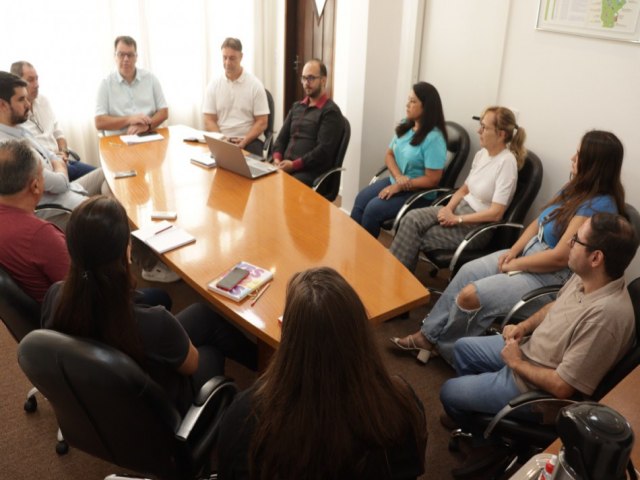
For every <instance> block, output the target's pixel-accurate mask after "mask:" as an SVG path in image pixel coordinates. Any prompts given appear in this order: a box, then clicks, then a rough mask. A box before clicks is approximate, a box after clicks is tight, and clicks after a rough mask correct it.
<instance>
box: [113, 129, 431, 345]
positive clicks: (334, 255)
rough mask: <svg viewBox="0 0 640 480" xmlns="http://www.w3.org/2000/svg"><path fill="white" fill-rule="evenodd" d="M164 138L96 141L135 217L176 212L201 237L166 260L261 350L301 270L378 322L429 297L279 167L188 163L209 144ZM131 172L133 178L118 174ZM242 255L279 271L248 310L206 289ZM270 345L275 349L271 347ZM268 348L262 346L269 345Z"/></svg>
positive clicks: (275, 332) (142, 219) (271, 338)
mask: <svg viewBox="0 0 640 480" xmlns="http://www.w3.org/2000/svg"><path fill="white" fill-rule="evenodd" d="M158 132H159V133H160V134H161V135H163V136H164V137H165V139H164V140H162V141H156V142H150V143H144V144H137V145H125V144H124V143H122V141H121V140H120V138H119V137H117V136H114V137H103V138H101V139H100V156H101V163H102V168H103V170H104V174H105V177H106V178H107V181H108V182H109V186H110V187H111V190H112V191H113V193H114V195H115V196H116V198H117V199H118V200H119V201H120V202H121V203H122V204H123V205H124V207H125V209H126V210H127V214H128V215H129V219H130V221H131V223H132V224H133V225H134V226H135V227H141V226H144V225H146V224H148V223H151V222H152V220H151V212H152V211H155V210H173V211H176V212H177V214H178V217H177V219H176V220H175V223H176V224H177V225H179V226H180V227H182V228H184V229H185V230H187V231H188V232H189V233H191V234H192V235H193V236H195V237H196V243H194V244H191V245H187V246H184V247H182V248H179V249H176V250H173V251H171V252H167V253H166V254H164V255H162V257H163V261H164V262H165V263H167V264H168V265H169V266H171V268H172V269H174V271H176V272H177V273H178V274H179V275H180V276H181V277H182V278H183V279H184V281H185V282H187V283H188V284H189V285H190V286H191V287H193V288H194V289H195V290H196V291H197V292H198V293H199V294H200V295H202V297H203V298H205V299H206V300H207V301H209V302H210V303H211V304H212V305H213V306H214V307H215V308H216V309H217V310H218V311H220V312H222V313H223V314H224V315H225V316H227V317H228V318H229V319H230V320H232V321H233V322H234V323H236V324H237V325H238V326H239V327H240V328H242V329H244V330H245V331H247V332H249V333H251V334H253V335H255V336H256V337H257V338H258V340H259V341H260V343H262V345H261V346H262V347H264V344H266V345H268V346H270V347H271V348H275V347H276V346H277V345H278V343H279V341H280V326H279V324H278V317H279V316H280V315H282V313H283V308H284V298H285V289H286V285H287V281H288V280H289V278H290V277H291V275H292V274H294V273H295V272H298V271H301V270H305V269H307V268H310V267H315V266H324V265H326V266H330V267H333V268H334V269H336V270H337V271H338V272H340V273H341V274H342V275H343V276H344V277H345V278H346V279H347V280H348V281H349V283H350V284H351V285H352V286H353V287H354V289H355V290H356V291H357V292H358V294H359V295H360V297H361V298H362V301H363V302H364V305H365V307H366V308H367V311H368V314H369V317H370V319H371V321H372V322H373V323H374V324H377V323H380V322H383V321H385V320H388V319H390V318H393V317H395V316H397V315H399V314H401V313H403V312H406V311H408V310H410V309H413V308H415V307H417V306H420V305H423V304H425V303H426V302H427V301H428V298H429V293H428V291H427V290H426V289H425V288H424V286H422V285H421V284H420V282H419V281H418V280H417V279H416V278H415V277H414V276H413V275H411V273H409V272H408V271H407V270H406V269H405V268H404V267H403V266H402V264H401V263H400V262H399V261H398V260H396V259H395V257H393V255H391V254H390V253H389V252H388V251H387V249H386V248H384V247H383V246H382V245H381V244H380V243H379V242H378V241H377V240H375V239H374V238H373V237H371V236H370V235H369V234H368V233H367V232H366V231H365V230H364V229H363V228H361V227H360V226H359V225H357V224H356V223H355V222H353V221H352V220H351V219H350V218H349V217H348V215H346V214H345V213H344V212H343V211H342V210H340V209H339V208H337V207H336V206H335V205H333V204H332V203H330V202H328V201H327V200H326V199H325V198H323V197H321V196H320V195H318V194H316V193H315V192H314V191H313V190H311V189H310V188H308V187H307V186H305V185H303V184H302V183H300V182H298V181H297V180H295V179H294V178H293V177H291V176H289V175H288V174H286V173H283V172H277V173H275V174H270V175H267V176H265V177H262V178H259V179H257V180H249V179H246V178H244V177H241V176H239V175H236V174H234V173H231V172H229V171H226V170H223V169H219V168H214V169H211V170H207V169H204V168H201V167H198V166H196V165H194V164H192V163H191V162H190V158H191V157H192V155H193V154H194V153H196V152H201V151H208V150H207V147H206V146H205V145H201V144H193V143H187V142H184V141H183V139H184V138H187V137H189V136H193V135H194V133H196V132H195V131H194V130H192V129H191V128H189V127H184V126H174V127H169V128H163V129H159V130H158ZM131 169H135V170H136V171H137V176H135V177H130V178H122V179H114V172H117V171H124V170H131ZM239 261H247V262H249V263H252V264H254V265H257V266H259V267H263V268H267V269H270V270H272V271H273V273H274V280H273V283H272V285H271V286H270V288H269V289H268V290H267V291H266V292H265V294H264V295H263V296H262V297H261V298H260V300H259V301H258V302H257V303H256V304H255V306H253V307H251V305H250V304H251V300H249V299H245V300H244V301H243V302H241V303H236V302H234V301H232V300H229V299H227V298H224V297H222V296H220V295H217V294H215V293H213V292H211V291H209V290H207V284H208V283H209V282H210V281H211V280H212V279H214V278H215V277H216V276H218V275H219V274H220V273H222V272H223V271H225V270H227V269H229V268H230V267H232V266H233V265H235V264H236V263H238V262H239ZM267 350H270V349H267ZM263 351H264V349H263Z"/></svg>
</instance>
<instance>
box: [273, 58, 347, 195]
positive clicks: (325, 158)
mask: <svg viewBox="0 0 640 480" xmlns="http://www.w3.org/2000/svg"><path fill="white" fill-rule="evenodd" d="M300 80H301V81H302V87H303V89H304V93H305V97H304V98H303V99H302V100H301V101H299V102H296V103H294V104H293V107H291V110H290V111H289V114H288V115H287V118H286V119H285V121H284V124H283V125H282V129H281V130H280V133H279V134H278V138H277V139H276V141H275V144H274V147H273V151H274V153H273V160H274V163H275V164H276V165H277V166H278V167H279V168H281V169H282V170H284V171H285V172H287V173H290V174H291V175H293V176H294V177H295V178H297V179H298V180H300V181H301V182H303V183H305V184H307V185H309V186H312V184H313V181H314V180H315V179H316V178H317V177H318V176H319V175H321V174H322V173H324V172H326V171H327V170H329V169H330V168H331V167H332V166H333V162H334V159H335V156H336V153H337V151H338V147H339V145H340V140H341V139H342V132H343V130H344V120H343V118H342V112H341V111H340V108H339V107H338V106H337V105H336V104H335V103H334V102H333V100H331V99H330V98H329V97H327V94H326V92H325V88H326V85H327V67H326V66H325V65H324V63H322V62H321V61H320V60H317V59H313V60H309V61H308V62H307V63H306V64H305V66H304V68H303V70H302V77H301V78H300Z"/></svg>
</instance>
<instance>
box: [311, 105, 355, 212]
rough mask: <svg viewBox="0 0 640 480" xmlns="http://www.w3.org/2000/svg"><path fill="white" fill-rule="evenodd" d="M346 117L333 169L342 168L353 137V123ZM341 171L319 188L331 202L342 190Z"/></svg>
mask: <svg viewBox="0 0 640 480" xmlns="http://www.w3.org/2000/svg"><path fill="white" fill-rule="evenodd" d="M342 118H343V119H344V130H343V131H342V138H341V139H340V145H339V146H338V151H337V152H336V157H335V160H334V162H333V166H332V167H331V168H332V169H336V168H342V162H344V157H345V155H346V154H347V147H348V146H349V140H350V139H351V124H350V123H349V120H347V117H345V116H343V117H342ZM340 173H341V172H337V173H334V174H333V175H330V176H329V177H327V179H326V180H325V181H324V182H322V185H320V187H319V188H318V190H317V192H318V193H319V194H320V195H322V196H323V197H325V198H326V199H327V200H329V201H330V202H333V201H334V200H335V199H336V197H337V196H338V192H339V191H340V177H341V174H340Z"/></svg>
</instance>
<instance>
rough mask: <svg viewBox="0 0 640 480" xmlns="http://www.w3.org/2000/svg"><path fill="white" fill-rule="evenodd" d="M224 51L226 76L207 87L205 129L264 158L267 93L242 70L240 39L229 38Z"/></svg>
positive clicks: (254, 78)
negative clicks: (221, 135)
mask: <svg viewBox="0 0 640 480" xmlns="http://www.w3.org/2000/svg"><path fill="white" fill-rule="evenodd" d="M220 50H221V51H222V66H223V67H224V75H222V76H220V77H219V78H216V79H214V80H213V81H211V83H209V85H208V86H207V90H206V93H205V99H204V105H203V107H202V111H203V114H204V128H205V130H207V131H209V132H220V133H222V134H223V135H224V136H225V137H227V139H228V140H229V141H231V142H233V143H235V144H237V145H238V146H239V147H240V148H244V149H245V150H248V151H250V152H251V153H254V154H256V155H260V156H262V147H263V143H262V141H260V140H259V138H258V137H260V135H262V132H264V131H265V129H266V128H267V122H268V117H269V113H270V112H269V103H268V101H267V93H266V91H265V89H264V86H263V85H262V83H261V82H260V80H258V79H257V78H256V77H255V76H254V75H251V74H250V73H249V72H247V71H246V70H245V69H244V68H243V67H242V65H241V62H242V43H241V42H240V40H239V39H237V38H231V37H229V38H226V39H225V40H224V42H222V46H221V47H220Z"/></svg>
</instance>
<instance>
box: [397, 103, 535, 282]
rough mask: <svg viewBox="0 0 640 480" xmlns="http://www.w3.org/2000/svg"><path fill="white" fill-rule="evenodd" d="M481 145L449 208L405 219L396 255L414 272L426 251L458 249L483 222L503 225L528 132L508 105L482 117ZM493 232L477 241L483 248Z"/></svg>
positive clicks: (427, 210) (491, 109)
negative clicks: (419, 258) (500, 222)
mask: <svg viewBox="0 0 640 480" xmlns="http://www.w3.org/2000/svg"><path fill="white" fill-rule="evenodd" d="M478 135H479V137H480V146H481V147H482V148H481V149H480V150H479V151H478V153H476V155H475V157H474V158H473V163H472V165H471V171H470V172H469V176H468V177H467V178H466V180H465V182H464V184H463V185H462V186H461V187H460V188H459V189H458V190H457V191H456V193H454V194H453V196H452V197H451V199H450V200H449V203H447V205H445V206H443V207H440V206H438V207H426V208H418V209H415V210H411V211H410V212H409V213H407V215H406V216H405V217H404V218H403V219H402V221H401V223H400V226H399V227H398V233H397V234H396V236H395V237H394V239H393V243H392V244H391V248H390V251H391V253H393V254H394V255H395V256H396V257H397V258H398V260H400V261H401V262H402V263H403V265H404V266H405V267H407V268H408V269H409V270H411V271H412V272H413V271H414V270H415V269H416V264H417V263H418V255H419V254H420V251H422V250H436V249H454V248H456V247H457V246H458V245H459V244H460V242H462V240H464V237H465V235H466V234H467V233H469V232H470V231H471V230H473V229H474V228H476V227H477V226H478V224H481V223H487V222H498V221H500V220H501V219H502V216H503V215H504V212H505V211H506V209H507V207H508V206H509V204H510V203H511V200H512V199H513V195H514V193H515V191H516V187H517V184H518V170H520V168H522V166H523V165H524V159H525V156H526V154H527V151H526V150H525V148H524V141H525V138H526V133H525V131H524V128H522V127H520V126H519V125H518V124H516V117H515V115H514V114H513V112H512V111H511V110H509V109H508V108H505V107H499V106H493V107H488V108H487V109H486V110H485V111H484V112H483V114H482V115H481V117H480V128H479V129H478ZM490 239H491V234H490V233H489V234H487V235H481V236H480V237H479V238H478V239H476V240H475V241H474V246H475V247H476V248H482V247H483V246H484V245H486V244H487V242H488V241H489V240H490Z"/></svg>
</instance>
